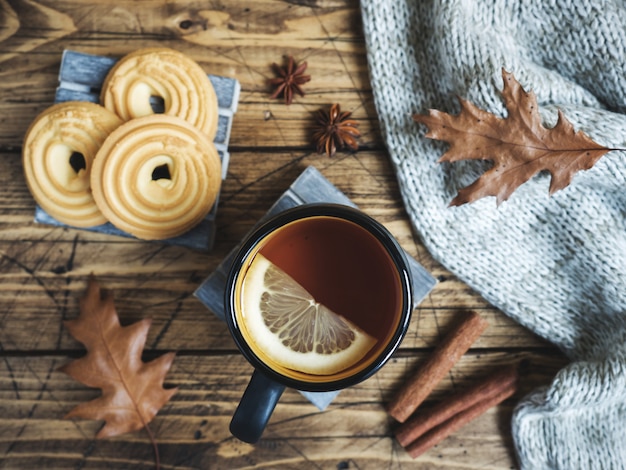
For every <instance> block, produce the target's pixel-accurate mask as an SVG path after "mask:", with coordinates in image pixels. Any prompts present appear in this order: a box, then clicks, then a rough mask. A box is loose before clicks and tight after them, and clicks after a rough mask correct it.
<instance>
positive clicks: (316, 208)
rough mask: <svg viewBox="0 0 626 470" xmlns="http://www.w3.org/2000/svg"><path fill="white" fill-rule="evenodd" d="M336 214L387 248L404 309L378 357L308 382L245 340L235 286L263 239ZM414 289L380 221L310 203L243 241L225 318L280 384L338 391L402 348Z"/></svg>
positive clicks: (242, 346)
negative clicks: (342, 374)
mask: <svg viewBox="0 0 626 470" xmlns="http://www.w3.org/2000/svg"><path fill="white" fill-rule="evenodd" d="M325 216H328V217H336V218H341V219H344V220H348V221H350V222H353V223H356V224H357V225H359V226H360V227H362V228H364V229H365V230H367V231H368V232H369V233H370V234H372V235H373V236H374V237H375V238H376V239H377V240H378V241H379V242H380V243H381V244H382V246H383V247H384V249H385V251H386V252H387V254H388V255H389V257H390V258H391V260H392V261H393V264H394V265H395V267H396V269H397V272H398V275H399V278H400V287H401V290H402V305H401V311H400V321H399V322H398V325H397V327H396V329H395V331H394V332H393V336H392V337H391V339H390V340H389V342H388V343H387V344H386V345H385V347H384V348H383V350H382V351H381V352H380V353H379V354H378V355H376V357H375V358H374V360H373V361H372V362H371V363H370V364H368V365H367V366H366V367H365V368H363V369H362V370H359V371H358V372H357V373H356V374H354V375H351V376H348V377H344V378H341V379H335V380H329V381H321V382H307V381H304V380H298V379H295V378H293V377H289V376H286V375H283V374H281V373H280V372H278V371H276V370H274V369H272V368H271V367H269V366H268V365H267V364H265V363H264V362H263V360H261V359H260V358H259V357H258V356H257V354H256V353H255V352H254V351H253V349H252V347H251V346H250V345H249V344H248V342H247V341H246V340H245V338H244V336H243V334H242V332H241V330H240V327H239V325H238V322H237V318H236V307H235V302H236V299H235V289H236V279H237V277H238V273H239V272H240V271H241V269H242V268H243V267H244V264H245V261H246V260H247V259H248V257H249V255H250V254H251V253H252V252H253V251H254V250H255V249H256V247H257V245H258V244H259V242H260V241H262V240H264V239H265V237H266V236H268V235H269V234H271V233H272V232H273V231H274V230H276V229H277V228H279V227H282V226H283V225H286V224H288V223H290V222H294V221H296V220H300V219H306V218H310V217H325ZM412 297H413V291H412V278H411V271H410V269H409V265H408V262H407V260H406V256H405V254H404V250H403V249H402V247H401V246H400V244H399V243H398V241H397V240H396V239H395V238H394V237H393V235H391V233H390V232H389V231H388V230H387V229H386V228H385V227H384V226H383V225H382V224H381V223H380V222H378V221H377V220H375V219H374V218H372V217H371V216H369V215H367V214H365V213H364V212H362V211H360V210H359V209H356V208H354V207H351V206H347V205H343V204H336V203H310V204H303V205H300V206H296V207H292V208H289V209H285V210H284V211H281V212H279V213H278V214H276V215H274V216H272V217H270V218H269V219H267V220H264V221H262V222H261V223H260V225H259V226H258V227H257V228H255V229H254V230H253V231H252V232H251V233H250V234H249V235H248V236H247V237H246V238H245V239H244V241H243V243H242V245H241V247H240V248H239V249H238V251H237V252H236V254H235V256H234V258H233V261H232V265H231V268H230V270H229V273H228V277H227V278H226V289H225V298H224V307H225V317H226V323H227V325H228V329H229V330H230V333H231V336H232V337H233V339H234V341H235V344H236V345H237V348H238V349H239V350H240V351H241V353H242V354H243V356H244V357H245V358H246V360H247V361H248V362H249V363H250V364H251V365H252V366H254V367H255V369H257V370H259V371H262V372H263V373H264V374H265V375H267V376H268V377H270V378H272V379H273V380H275V381H276V382H278V383H281V384H282V385H285V386H287V387H290V388H294V389H297V390H302V391H310V392H320V391H326V392H329V391H335V390H340V389H343V388H347V387H350V386H352V385H356V384H358V383H360V382H362V381H364V380H366V379H368V378H369V377H371V376H372V375H373V374H374V373H376V372H377V371H378V370H380V368H381V367H382V366H383V365H384V364H385V363H387V361H388V360H389V359H390V358H391V356H392V354H393V353H394V352H395V351H396V350H397V349H398V347H399V346H400V343H401V342H402V340H403V339H404V336H405V334H406V331H407V330H408V327H409V324H410V321H411V314H412V311H413V298H412Z"/></svg>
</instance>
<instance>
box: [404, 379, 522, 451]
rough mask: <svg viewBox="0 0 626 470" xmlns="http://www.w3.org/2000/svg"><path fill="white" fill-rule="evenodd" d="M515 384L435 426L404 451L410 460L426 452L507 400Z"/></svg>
mask: <svg viewBox="0 0 626 470" xmlns="http://www.w3.org/2000/svg"><path fill="white" fill-rule="evenodd" d="M515 390H516V384H515V383H511V384H509V386H508V387H506V388H505V389H503V390H502V391H501V392H500V393H498V394H497V395H495V396H493V397H491V398H489V399H487V400H483V401H480V402H478V403H477V404H476V405H474V406H472V407H470V408H468V409H466V410H465V411H462V412H460V413H458V414H456V415H455V416H453V417H452V418H450V419H448V420H447V421H444V422H443V423H442V424H440V425H439V426H435V427H434V428H432V429H431V430H430V431H428V432H427V433H425V434H423V435H422V436H421V437H419V438H417V439H416V440H415V441H413V442H412V443H411V444H410V445H408V446H407V447H406V451H407V452H408V454H409V455H410V456H411V457H412V458H414V459H415V458H417V457H419V456H420V455H422V454H423V453H424V452H426V451H427V450H428V449H430V448H431V447H433V446H435V445H437V444H439V443H440V442H441V441H443V440H444V439H445V438H446V437H448V436H449V435H450V434H452V433H453V432H455V431H456V430H458V429H459V428H461V427H463V426H464V425H466V424H467V423H469V422H470V421H472V420H473V419H475V418H477V417H479V416H480V415H481V414H483V413H484V412H485V411H487V410H488V409H489V408H491V407H493V406H496V405H497V404H498V403H501V402H502V401H504V400H506V399H507V398H509V397H510V396H511V395H513V393H515Z"/></svg>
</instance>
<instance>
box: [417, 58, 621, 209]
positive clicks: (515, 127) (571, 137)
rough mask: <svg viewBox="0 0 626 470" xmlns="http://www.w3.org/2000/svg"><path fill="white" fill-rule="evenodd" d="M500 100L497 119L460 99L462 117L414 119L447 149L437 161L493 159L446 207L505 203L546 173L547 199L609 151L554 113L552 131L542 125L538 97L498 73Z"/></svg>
mask: <svg viewBox="0 0 626 470" xmlns="http://www.w3.org/2000/svg"><path fill="white" fill-rule="evenodd" d="M502 78H503V79H504V88H503V90H502V97H503V101H504V104H505V106H506V109H507V111H508V116H507V117H506V118H500V117H498V116H496V115H494V114H492V113H489V112H487V111H484V110H481V109H480V108H478V107H476V106H475V105H474V104H472V103H470V102H469V101H467V100H464V99H461V98H459V101H460V104H461V112H460V113H459V114H458V115H450V114H447V113H444V112H441V111H437V110H429V114H427V115H415V116H413V119H414V120H415V121H417V122H420V123H422V124H425V125H426V126H428V133H427V134H426V137H429V138H431V139H436V140H442V141H445V142H448V144H450V148H449V149H448V151H447V152H445V153H444V154H443V155H442V157H441V158H440V159H439V162H456V161H459V160H468V159H472V160H492V161H493V166H492V167H491V168H490V169H489V170H487V171H486V172H485V173H483V174H482V175H481V176H480V177H479V178H478V179H477V180H476V181H475V182H474V183H472V184H471V185H469V186H468V187H466V188H463V189H461V190H460V191H459V193H458V195H457V196H456V197H455V198H454V199H453V200H452V202H451V203H450V205H453V206H458V205H461V204H465V203H467V202H473V201H476V200H477V199H480V198H482V197H485V196H495V197H496V202H497V204H500V203H501V202H502V201H505V200H506V199H508V198H509V196H510V195H511V194H512V193H513V191H515V189H517V188H518V187H519V186H520V185H521V184H523V183H525V182H526V181H528V180H529V179H530V178H532V177H533V176H534V175H535V174H537V173H539V172H540V171H542V170H547V171H548V172H550V174H551V181H550V194H553V193H554V192H555V191H558V190H559V189H563V188H565V187H566V186H567V185H569V184H570V182H571V180H572V177H573V176H574V174H575V173H576V172H578V171H580V170H588V169H589V168H591V167H592V166H593V165H594V164H595V163H596V162H597V161H598V160H599V159H600V158H601V157H602V156H603V155H604V154H605V153H607V152H609V151H611V150H614V149H609V148H606V147H603V146H602V145H600V144H598V143H596V142H594V141H593V140H592V139H591V138H590V137H589V136H587V135H586V134H584V133H583V132H582V131H580V130H579V131H577V132H576V131H575V130H574V127H573V126H572V124H571V123H570V122H569V121H568V120H567V119H566V118H565V116H564V115H563V113H562V112H561V111H560V110H559V112H558V121H557V124H556V126H554V127H553V128H551V129H548V128H546V127H544V126H543V125H542V124H541V116H540V115H539V110H538V105H537V98H536V96H535V94H534V93H533V92H528V93H527V92H526V91H524V89H523V88H522V86H521V85H520V84H519V82H518V81H517V80H516V79H515V77H514V76H513V74H511V73H509V72H507V71H505V70H504V69H503V70H502Z"/></svg>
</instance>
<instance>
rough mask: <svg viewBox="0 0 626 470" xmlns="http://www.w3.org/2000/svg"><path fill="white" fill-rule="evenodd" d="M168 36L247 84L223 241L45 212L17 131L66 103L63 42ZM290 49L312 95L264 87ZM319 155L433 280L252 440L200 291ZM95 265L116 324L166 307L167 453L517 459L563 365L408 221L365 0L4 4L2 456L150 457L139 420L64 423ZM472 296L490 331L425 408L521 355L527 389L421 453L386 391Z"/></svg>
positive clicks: (35, 463)
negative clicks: (348, 142) (113, 232)
mask: <svg viewBox="0 0 626 470" xmlns="http://www.w3.org/2000/svg"><path fill="white" fill-rule="evenodd" d="M155 45H158V46H167V47H173V48H176V49H179V50H182V51H184V52H185V53H187V54H188V55H190V56H191V57H192V58H194V59H195V60H197V61H198V62H199V63H200V64H201V66H202V67H203V68H204V70H205V71H206V72H207V73H211V74H215V75H221V76H227V77H228V76H229V77H235V78H236V79H237V80H238V81H239V82H240V83H241V86H242V92H241V96H240V101H239V108H238V111H237V114H236V116H235V119H234V121H233V127H232V132H231V139H230V152H231V157H230V163H229V167H228V174H227V178H226V180H225V182H224V185H223V188H222V194H221V198H220V201H219V211H218V216H217V227H218V230H217V234H216V242H215V246H214V249H213V251H211V252H209V253H202V252H197V251H194V250H191V249H188V248H184V247H175V246H165V245H162V244H159V243H151V242H141V241H137V240H129V239H121V238H119V237H115V236H110V235H105V234H99V233H90V232H85V231H76V230H72V229H67V228H60V227H49V226H44V225H39V224H36V223H34V222H33V213H34V208H35V204H34V201H33V199H32V197H31V196H30V194H29V192H28V189H27V187H26V184H25V181H24V177H23V174H22V168H21V144H22V140H23V137H24V133H25V131H26V129H27V127H28V125H29V124H30V122H31V121H32V120H33V119H34V117H35V116H36V115H37V114H38V113H39V112H41V111H42V110H43V109H45V108H46V107H48V106H49V105H50V104H51V103H52V102H53V100H54V94H55V89H56V87H57V74H58V70H59V65H60V61H61V52H62V51H63V50H64V49H73V50H78V51H81V52H85V53H91V54H98V55H104V56H110V57H120V56H121V55H123V54H125V53H127V52H130V51H132V50H135V49H137V48H139V47H144V46H155ZM288 55H293V56H294V58H296V60H298V61H301V60H306V61H307V62H308V72H309V73H310V74H311V75H312V80H311V81H310V82H309V83H307V84H306V85H305V91H306V96H305V97H296V99H295V100H294V103H293V104H292V105H290V106H285V105H284V104H283V103H282V101H280V100H270V99H269V94H270V93H271V89H270V87H268V84H267V80H268V79H269V78H271V77H273V76H274V72H273V71H272V68H271V64H272V62H279V63H280V62H281V61H283V60H285V59H284V58H285V57H286V56H288ZM334 102H338V103H340V104H341V107H342V109H345V110H348V111H352V112H353V117H354V118H355V119H356V120H357V121H358V123H359V128H360V130H361V132H362V137H361V139H360V141H359V142H360V148H359V150H358V152H356V153H343V152H340V153H338V154H337V155H336V156H335V157H334V158H332V159H330V158H328V157H326V156H324V155H319V154H317V153H315V151H314V148H313V145H312V144H311V139H310V136H311V131H312V129H313V115H314V113H315V112H316V111H317V110H318V109H320V108H324V107H329V106H330V104H332V103H334ZM310 165H313V166H315V167H316V168H317V169H318V170H319V171H320V172H321V173H322V174H323V175H324V177H325V178H327V179H328V180H329V181H330V182H331V183H332V184H333V185H335V186H336V187H337V188H338V189H339V190H341V191H342V192H343V193H344V194H345V195H346V196H347V197H349V198H350V199H351V200H352V201H353V202H354V203H355V204H357V205H358V206H359V207H360V208H361V209H362V210H363V211H365V212H366V213H368V214H369V215H371V216H373V217H374V218H376V219H377V220H379V221H380V222H382V223H383V224H384V225H385V226H386V227H387V228H388V229H389V230H390V231H391V232H392V233H393V234H394V235H395V236H396V237H397V238H398V240H399V242H400V244H401V245H402V246H403V248H404V249H405V250H406V251H407V252H408V253H409V254H410V255H411V256H413V257H414V258H415V259H416V260H417V261H419V262H420V263H421V264H422V265H423V266H424V267H425V268H426V269H427V270H428V271H429V272H430V273H431V274H432V275H433V276H434V277H435V278H437V279H438V281H439V282H438V284H437V285H436V286H435V288H434V289H433V291H432V292H431V293H430V294H429V295H428V296H427V298H426V299H425V300H424V301H423V302H422V303H421V305H420V306H419V307H418V308H417V309H416V310H415V312H414V314H413V319H412V321H411V325H410V328H409V332H408V334H407V336H406V338H405V340H404V342H403V344H402V347H401V349H400V351H398V352H397V353H396V355H395V356H394V358H393V359H392V361H391V362H390V363H389V364H388V365H386V366H385V367H384V368H383V369H382V370H381V371H380V372H379V373H377V374H376V375H375V376H374V377H372V378H371V379H368V380H367V381H365V382H363V383H362V384H360V385H358V386H355V387H353V388H350V389H348V390H344V391H342V393H341V394H340V395H339V396H338V397H337V398H336V399H335V401H334V402H333V403H332V404H331V405H330V407H329V408H328V409H327V410H326V411H324V412H321V413H320V412H318V411H317V410H316V409H315V408H314V407H313V406H312V405H311V404H310V403H309V402H308V401H307V400H306V399H305V398H304V397H303V396H301V395H300V394H298V393H297V392H295V391H293V390H288V391H287V392H286V393H285V395H284V396H283V398H282V399H281V401H280V403H279V405H278V407H277V408H276V411H275V414H274V415H273V416H272V419H271V421H270V426H269V428H268V430H267V432H266V434H265V435H264V437H263V439H262V440H261V442H260V443H259V444H257V445H256V446H250V445H248V444H243V443H241V442H238V441H237V440H235V439H234V438H232V437H231V436H230V435H229V433H228V422H229V420H230V417H231V415H232V413H233V411H234V409H235V407H236V405H237V402H238V400H239V397H240V396H241V394H242V392H243V390H244V388H245V386H246V383H247V380H248V377H249V375H250V372H251V368H250V366H249V365H248V364H247V363H246V362H245V360H244V359H243V357H242V356H241V355H239V354H238V353H237V352H236V349H235V345H234V343H233V341H232V340H231V338H230V336H229V334H228V331H227V328H226V326H225V325H224V324H223V323H222V322H221V321H220V320H218V319H217V318H216V317H215V316H214V315H213V314H212V313H211V312H210V311H208V310H207V309H206V308H205V307H204V306H203V305H202V304H201V303H200V301H199V300H198V299H197V298H195V297H194V296H193V292H194V290H195V289H196V288H197V287H198V285H199V284H200V283H201V282H202V280H204V279H205V278H206V277H207V276H208V275H209V274H210V273H211V272H212V271H213V270H214V269H215V268H216V267H217V266H218V265H219V263H220V262H221V260H222V259H223V258H224V256H226V254H227V253H228V252H229V251H230V250H231V249H232V248H233V247H234V246H235V245H237V243H238V242H239V241H240V240H241V237H243V236H244V235H245V234H246V233H247V232H248V231H249V230H250V228H251V227H252V226H253V225H254V223H255V222H256V221H257V220H258V219H259V218H260V217H261V216H262V215H263V214H265V212H266V211H267V210H268V209H269V207H270V206H271V205H272V204H273V202H274V201H275V200H276V198H278V197H279V196H280V195H281V194H282V193H283V192H284V191H285V190H286V189H287V187H288V186H289V185H290V184H291V182H292V181H293V180H294V179H295V178H296V177H297V176H298V175H299V174H300V173H301V172H302V171H303V170H304V169H305V168H306V167H307V166H310ZM91 273H93V274H95V275H96V276H97V278H98V280H99V281H100V283H101V285H102V286H103V287H105V288H108V289H112V290H113V291H114V295H115V298H116V304H117V306H118V311H119V313H120V317H121V321H122V323H124V324H128V323H131V322H134V321H136V320H138V319H140V318H145V317H146V316H150V317H152V318H153V325H152V328H151V330H150V333H149V336H148V340H147V347H146V352H145V356H146V359H149V358H151V357H155V356H157V355H159V354H160V353H162V352H164V351H177V352H178V355H177V357H176V359H175V361H174V365H173V367H172V370H171V372H170V374H168V376H167V381H166V384H167V385H171V386H178V387H179V388H180V391H179V392H178V393H177V394H176V395H175V396H174V398H173V399H172V401H171V402H170V403H168V404H167V405H166V406H165V408H164V409H163V410H162V411H161V412H160V413H159V414H158V415H157V417H156V419H155V421H154V422H153V424H152V429H153V431H154V432H155V434H156V436H157V439H158V441H159V449H160V452H161V461H162V464H163V467H162V468H165V469H174V468H176V469H229V470H231V469H240V468H272V469H292V468H298V469H320V468H323V469H326V468H330V469H357V468H358V469H376V470H378V469H380V468H388V469H401V468H402V469H407V468H411V469H451V468H454V469H475V468H481V469H482V468H486V469H508V468H514V467H515V465H516V464H515V457H514V452H513V444H512V442H511V437H510V416H511V412H512V407H513V406H514V405H515V403H516V401H517V400H518V399H519V398H520V397H521V396H522V395H523V394H524V393H527V392H528V391H530V390H531V389H533V388H534V387H536V386H540V385H546V384H548V383H549V382H550V380H551V378H552V377H553V376H554V374H555V373H556V371H557V370H558V369H559V368H560V367H562V366H563V364H564V363H565V359H564V358H563V357H562V356H561V355H560V354H559V352H558V351H557V350H556V349H555V348H553V347H552V346H550V345H549V344H548V343H546V342H545V341H543V340H542V339H540V338H537V337H536V336H535V335H533V334H532V333H530V332H529V331H528V330H526V329H524V328H523V327H521V326H520V325H518V324H516V323H515V322H513V321H512V320H510V319H509V318H507V317H506V316H505V315H503V314H502V313H501V312H500V311H498V310H497V309H496V308H494V307H492V306H490V305H489V304H487V303H486V302H485V300H484V299H483V298H482V297H481V296H480V295H478V294H477V293H476V292H474V291H473V290H472V289H471V288H470V287H468V286H467V285H466V284H464V283H463V282H462V281H461V280H459V279H458V278H456V277H455V276H454V275H453V274H452V273H450V272H449V271H448V270H447V269H446V268H445V267H444V266H442V265H441V264H440V263H438V262H437V260H435V259H433V258H432V257H431V256H430V254H429V253H428V251H427V250H426V249H425V247H424V246H423V245H422V244H421V243H420V240H419V237H418V236H417V234H415V233H414V232H413V231H412V229H411V225H410V222H409V220H408V218H407V215H406V213H405V211H404V206H403V202H402V199H401V196H400V191H399V189H398V185H397V182H396V178H395V175H394V169H393V167H392V165H391V164H390V162H389V159H388V156H387V154H386V151H385V148H384V144H383V141H382V138H381V134H380V130H379V127H378V123H377V119H376V110H375V107H374V104H373V100H372V94H371V90H370V85H369V81H368V72H367V61H366V51H365V45H364V40H363V37H362V33H361V25H360V12H359V4H358V2H357V1H356V0H303V1H299V2H298V1H286V0H285V1H280V0H261V1H257V2H248V1H243V0H233V1H229V2H204V1H198V0H180V1H177V2H168V1H165V0H143V1H142V2H135V1H131V0H119V1H116V2H109V1H105V0H96V1H89V2H87V1H82V0H61V1H58V0H45V1H41V0H34V1H27V0H0V411H1V413H0V468H3V469H4V468H7V469H13V468H18V469H22V468H55V469H57V468H58V469H78V468H81V469H105V468H106V469H126V468H134V469H135V468H136V469H142V468H143V469H148V468H153V467H154V460H153V456H152V449H151V446H150V444H149V442H148V439H147V436H146V434H145V433H142V432H138V433H133V434H129V435H125V436H120V437H118V438H114V439H108V440H100V441H97V440H95V439H94V435H95V433H96V432H97V430H98V429H99V428H100V426H101V423H98V422H90V421H67V420H63V419H62V417H63V415H64V414H65V413H66V412H67V411H69V410H70V409H71V408H73V407H74V406H75V405H76V404H78V403H79V402H81V401H85V400H88V399H90V398H93V397H94V396H96V395H97V393H98V392H97V391H94V390H90V389H87V388H85V387H84V386H82V385H81V384H80V383H77V382H74V381H72V380H71V379H70V378H68V377H66V376H65V375H63V374H61V373H59V372H57V371H56V369H57V368H58V367H59V366H60V365H62V364H64V363H66V362H67V361H69V360H70V359H71V358H74V357H79V356H80V355H82V354H83V353H84V351H83V349H82V347H81V345H80V344H79V343H77V342H76V341H75V340H73V339H72V338H71V337H70V336H69V334H68V333H67V331H66V330H65V328H64V327H63V323H62V322H63V320H66V319H69V318H74V317H76V316H77V315H78V299H79V298H80V296H81V295H82V294H83V292H84V289H85V287H86V285H87V278H88V276H89V274H91ZM467 309H474V310H476V311H478V312H479V313H480V314H481V316H483V317H484V318H485V319H487V321H488V322H489V323H490V327H489V329H488V330H487V331H486V332H485V333H484V334H483V335H482V336H481V338H480V339H479V340H478V341H477V342H476V344H475V345H474V347H473V348H472V349H471V350H470V351H469V352H468V353H467V354H466V355H465V356H464V357H463V358H462V359H461V361H460V362H459V363H458V364H457V365H456V366H455V367H454V368H453V369H452V371H451V372H450V374H448V375H447V376H446V377H445V378H444V380H443V381H442V382H441V383H440V384H438V386H437V387H436V388H435V390H434V391H433V393H432V394H431V396H429V397H428V399H427V401H426V403H425V404H424V405H423V406H429V404H431V403H433V402H434V401H436V400H438V399H439V398H441V397H443V396H445V395H446V394H448V393H451V392H453V391H454V390H457V389H459V388H460V387H463V386H465V385H466V384H469V383H470V382H471V381H473V380H474V379H475V378H476V377H479V376H481V375H484V374H486V373H487V372H488V371H490V370H491V369H492V368H494V367H496V366H498V365H501V364H504V363H508V362H511V361H519V360H525V361H526V363H527V364H526V367H525V369H524V370H525V372H524V374H523V377H522V383H523V387H522V390H520V392H519V393H518V394H517V395H516V396H515V397H513V398H512V399H509V400H507V401H506V402H505V403H504V404H503V405H501V406H498V407H497V408H494V409H493V410H491V411H490V412H488V413H487V414H486V415H484V416H482V417H480V418H479V419H478V420H477V421H476V422H474V423H472V425H471V426H468V427H466V428H463V429H461V430H460V431H459V432H458V433H455V434H454V435H453V436H451V437H449V438H448V439H446V440H445V441H444V442H442V443H441V444H440V445H438V446H437V447H436V448H434V449H431V450H430V451H429V452H427V453H426V454H424V455H423V456H421V457H420V458H419V459H417V460H415V461H413V460H411V459H410V458H409V456H408V455H407V454H406V453H405V452H404V450H403V449H402V448H401V447H399V445H398V444H397V443H396V442H395V441H394V439H393V438H392V431H393V426H394V424H393V420H391V418H389V417H388V416H387V415H386V413H385V412H384V408H383V407H384V404H385V403H386V402H387V401H388V400H389V399H390V397H391V396H392V395H393V393H394V392H395V391H396V390H397V389H398V388H399V387H400V385H401V383H402V382H403V381H404V380H406V378H407V377H409V376H410V374H411V373H412V372H413V371H414V370H415V369H416V368H418V367H419V366H420V364H421V363H423V361H424V360H425V359H426V357H428V355H429V353H430V352H431V351H432V350H433V348H434V347H435V346H436V345H437V344H438V343H439V341H440V340H441V338H442V337H443V336H444V335H445V333H446V331H447V330H448V329H449V328H450V326H451V325H452V324H453V323H454V322H455V321H456V320H457V319H458V316H459V314H460V312H462V311H464V310H467Z"/></svg>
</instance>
